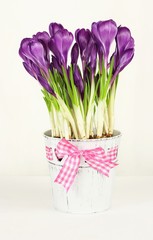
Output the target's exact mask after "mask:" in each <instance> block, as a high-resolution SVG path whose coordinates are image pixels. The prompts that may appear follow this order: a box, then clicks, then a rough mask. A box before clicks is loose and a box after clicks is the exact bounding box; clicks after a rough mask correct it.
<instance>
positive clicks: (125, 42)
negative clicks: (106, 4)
mask: <svg viewBox="0 0 153 240" xmlns="http://www.w3.org/2000/svg"><path fill="white" fill-rule="evenodd" d="M133 56H134V39H133V38H132V37H131V32H130V30H129V29H128V28H127V27H119V28H118V33H117V36H116V50H115V53H114V54H113V56H112V57H114V76H113V80H112V82H113V81H114V78H115V77H116V76H117V75H118V74H119V72H121V71H122V70H123V69H124V68H125V67H126V66H127V65H128V64H129V63H130V62H131V60H132V58H133Z"/></svg>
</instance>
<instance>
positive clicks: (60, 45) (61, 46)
mask: <svg viewBox="0 0 153 240" xmlns="http://www.w3.org/2000/svg"><path fill="white" fill-rule="evenodd" d="M72 42H73V35H72V33H71V32H68V30H66V29H61V30H58V31H57V32H56V33H55V34H54V35H53V36H52V38H51V39H50V41H49V44H48V45H49V48H50V50H51V51H52V52H53V54H54V55H55V57H56V58H57V60H58V62H59V64H61V65H63V66H64V67H65V69H66V68H67V55H68V51H69V49H70V46H71V44H72Z"/></svg>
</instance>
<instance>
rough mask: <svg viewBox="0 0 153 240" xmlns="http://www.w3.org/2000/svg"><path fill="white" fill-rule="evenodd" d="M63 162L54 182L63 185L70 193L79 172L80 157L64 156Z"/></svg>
mask: <svg viewBox="0 0 153 240" xmlns="http://www.w3.org/2000/svg"><path fill="white" fill-rule="evenodd" d="M63 161H64V164H63V166H62V168H61V170H60V172H59V174H58V175H57V177H56V179H55V180H54V182H56V183H59V184H61V185H63V187H64V188H65V189H66V191H67V192H68V190H69V188H70V187H71V185H72V183H73V182H74V179H75V176H76V174H77V172H78V168H79V164H80V158H79V156H64V158H63Z"/></svg>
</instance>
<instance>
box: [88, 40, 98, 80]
mask: <svg viewBox="0 0 153 240" xmlns="http://www.w3.org/2000/svg"><path fill="white" fill-rule="evenodd" d="M96 65H97V47H96V44H94V45H93V47H92V50H91V57H90V64H89V66H90V68H91V71H92V74H93V75H94V73H95V70H96Z"/></svg>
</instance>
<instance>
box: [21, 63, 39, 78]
mask: <svg viewBox="0 0 153 240" xmlns="http://www.w3.org/2000/svg"><path fill="white" fill-rule="evenodd" d="M23 66H24V68H25V69H26V71H27V72H28V73H29V74H30V75H31V76H32V77H34V78H36V75H35V72H34V71H33V69H32V68H31V67H30V66H29V65H28V64H27V63H26V62H23Z"/></svg>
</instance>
